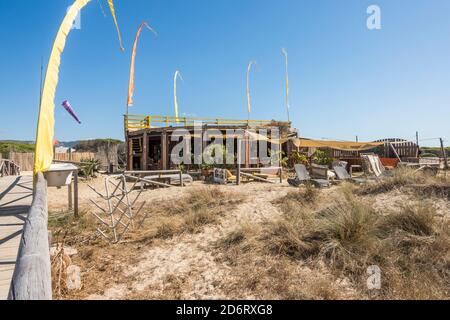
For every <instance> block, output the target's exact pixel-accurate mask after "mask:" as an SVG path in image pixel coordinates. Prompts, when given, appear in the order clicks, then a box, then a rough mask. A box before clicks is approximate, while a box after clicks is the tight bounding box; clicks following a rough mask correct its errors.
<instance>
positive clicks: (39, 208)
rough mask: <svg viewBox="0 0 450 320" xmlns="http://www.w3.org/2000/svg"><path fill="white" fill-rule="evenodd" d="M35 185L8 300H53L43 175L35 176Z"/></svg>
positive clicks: (45, 183) (45, 189)
mask: <svg viewBox="0 0 450 320" xmlns="http://www.w3.org/2000/svg"><path fill="white" fill-rule="evenodd" d="M35 183H36V184H35V189H34V194H33V203H32V205H31V208H30V211H29V213H28V217H27V219H26V220H25V226H24V228H23V235H22V239H21V241H20V248H19V254H18V257H17V265H16V268H15V270H14V275H13V280H12V283H11V289H10V292H9V295H8V300H26V301H29V300H51V299H52V278H51V263H50V251H49V249H48V248H49V241H48V228H47V223H48V206H47V181H46V180H45V178H44V175H43V174H42V173H38V174H37V175H36V179H35Z"/></svg>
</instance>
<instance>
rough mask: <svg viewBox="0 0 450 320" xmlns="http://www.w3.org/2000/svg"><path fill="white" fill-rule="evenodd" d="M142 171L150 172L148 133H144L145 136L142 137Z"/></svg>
mask: <svg viewBox="0 0 450 320" xmlns="http://www.w3.org/2000/svg"><path fill="white" fill-rule="evenodd" d="M142 140H143V141H142V142H143V145H142V170H148V165H147V162H148V151H147V148H148V137H147V131H144V136H143V137H142Z"/></svg>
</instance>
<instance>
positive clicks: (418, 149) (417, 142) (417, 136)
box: [416, 131, 420, 158]
mask: <svg viewBox="0 0 450 320" xmlns="http://www.w3.org/2000/svg"><path fill="white" fill-rule="evenodd" d="M416 145H417V152H416V157H417V158H418V157H419V153H420V148H419V131H416Z"/></svg>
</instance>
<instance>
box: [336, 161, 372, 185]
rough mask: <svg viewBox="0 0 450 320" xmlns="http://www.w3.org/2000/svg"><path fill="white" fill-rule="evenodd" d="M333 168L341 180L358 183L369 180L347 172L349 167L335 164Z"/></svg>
mask: <svg viewBox="0 0 450 320" xmlns="http://www.w3.org/2000/svg"><path fill="white" fill-rule="evenodd" d="M333 170H334V172H335V173H336V176H337V178H338V179H339V180H340V181H351V182H355V183H358V184H363V183H366V182H367V180H366V179H364V178H353V177H352V176H351V175H350V174H349V173H348V172H347V169H346V168H345V167H344V166H341V165H335V166H333Z"/></svg>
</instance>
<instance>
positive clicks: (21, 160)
mask: <svg viewBox="0 0 450 320" xmlns="http://www.w3.org/2000/svg"><path fill="white" fill-rule="evenodd" d="M95 157H96V154H95V153H93V152H72V153H55V156H54V159H55V160H59V161H74V162H81V160H83V159H93V158H95ZM3 158H5V159H9V160H11V161H12V162H14V163H15V164H17V165H18V166H19V167H20V170H21V171H22V172H23V171H33V166H34V153H19V152H10V153H9V154H4V155H3Z"/></svg>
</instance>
